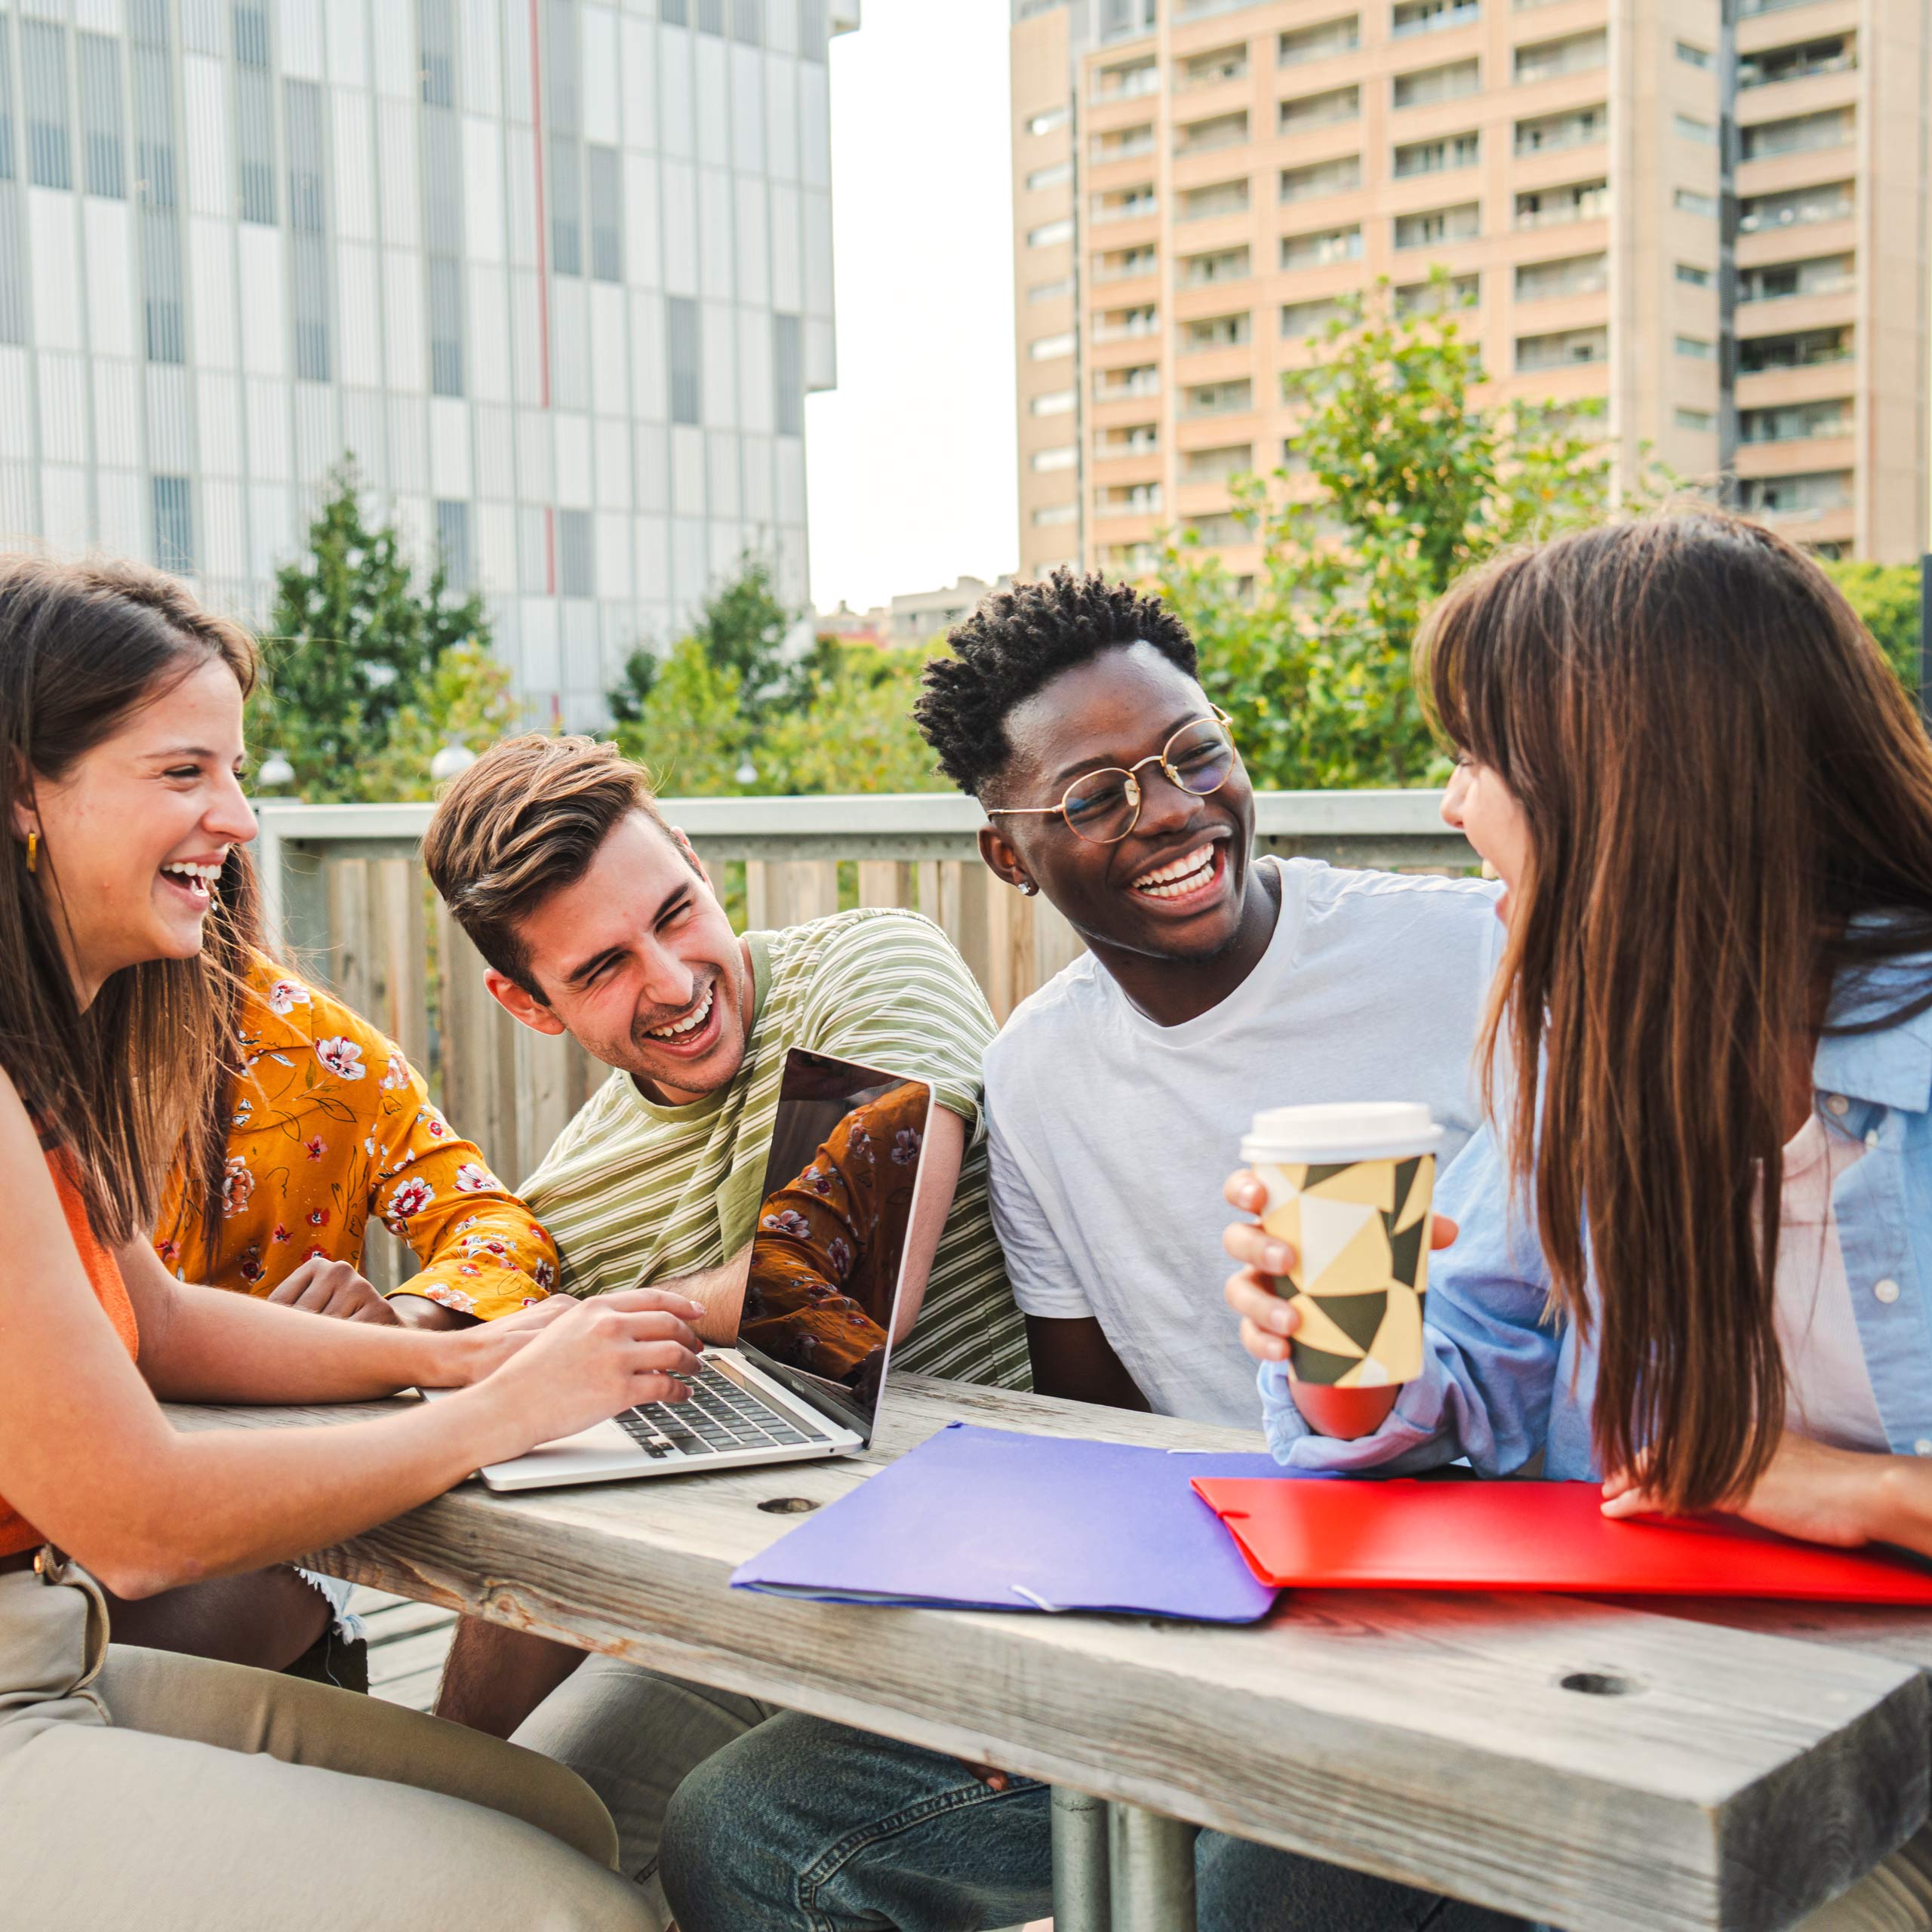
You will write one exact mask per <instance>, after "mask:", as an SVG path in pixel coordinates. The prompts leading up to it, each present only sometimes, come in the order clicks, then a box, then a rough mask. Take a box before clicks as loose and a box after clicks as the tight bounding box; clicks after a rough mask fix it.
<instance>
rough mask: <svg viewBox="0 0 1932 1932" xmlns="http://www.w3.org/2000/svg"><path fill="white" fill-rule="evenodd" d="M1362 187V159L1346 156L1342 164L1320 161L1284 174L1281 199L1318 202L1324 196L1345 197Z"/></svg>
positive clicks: (1286, 171) (1353, 155)
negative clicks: (1352, 190)
mask: <svg viewBox="0 0 1932 1932" xmlns="http://www.w3.org/2000/svg"><path fill="white" fill-rule="evenodd" d="M1360 186H1361V155H1358V154H1351V155H1343V157H1342V158H1341V159H1340V160H1339V161H1318V162H1311V163H1310V164H1309V165H1308V166H1307V167H1306V168H1283V169H1282V170H1281V199H1282V200H1283V201H1284V202H1312V201H1318V200H1319V199H1320V198H1321V196H1322V195H1345V194H1346V193H1347V192H1349V189H1352V188H1359V187H1360Z"/></svg>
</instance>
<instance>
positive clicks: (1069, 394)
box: [1026, 389, 1080, 416]
mask: <svg viewBox="0 0 1932 1932" xmlns="http://www.w3.org/2000/svg"><path fill="white" fill-rule="evenodd" d="M1079 400H1080V398H1079V397H1078V396H1077V395H1075V393H1074V392H1073V391H1072V390H1071V389H1049V390H1048V391H1047V392H1046V393H1045V394H1044V395H1036V396H1035V397H1034V398H1033V399H1032V401H1030V402H1029V403H1028V404H1027V405H1026V408H1027V412H1028V414H1029V415H1033V416H1065V415H1066V414H1069V412H1070V411H1072V409H1073V408H1074V406H1075V405H1076V404H1077V403H1078V401H1079Z"/></svg>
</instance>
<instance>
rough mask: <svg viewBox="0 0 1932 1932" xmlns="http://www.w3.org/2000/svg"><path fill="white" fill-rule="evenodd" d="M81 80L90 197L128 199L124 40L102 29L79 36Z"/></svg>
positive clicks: (83, 145) (83, 157) (85, 176)
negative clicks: (123, 90)
mask: <svg viewBox="0 0 1932 1932" xmlns="http://www.w3.org/2000/svg"><path fill="white" fill-rule="evenodd" d="M74 48H75V53H76V54H78V57H79V65H80V83H81V88H80V92H81V167H82V180H83V181H84V182H85V185H86V187H87V191H88V193H89V194H90V195H104V196H106V198H108V199H109V200H110V201H116V202H120V201H125V200H126V199H127V198H128V165H127V143H126V142H125V140H124V138H123V137H122V132H121V126H122V115H121V44H120V42H118V41H115V40H110V39H109V38H108V37H107V35H105V34H100V33H79V34H76V35H75V36H74Z"/></svg>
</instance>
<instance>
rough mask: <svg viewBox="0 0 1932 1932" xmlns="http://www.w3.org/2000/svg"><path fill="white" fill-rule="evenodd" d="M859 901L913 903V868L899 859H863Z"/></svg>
mask: <svg viewBox="0 0 1932 1932" xmlns="http://www.w3.org/2000/svg"><path fill="white" fill-rule="evenodd" d="M859 903H860V905H861V906H910V905H911V904H912V867H911V866H909V865H906V864H903V863H901V862H900V860H897V859H861V860H860V861H859Z"/></svg>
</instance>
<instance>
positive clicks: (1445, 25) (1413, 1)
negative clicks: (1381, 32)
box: [1389, 0, 1482, 40]
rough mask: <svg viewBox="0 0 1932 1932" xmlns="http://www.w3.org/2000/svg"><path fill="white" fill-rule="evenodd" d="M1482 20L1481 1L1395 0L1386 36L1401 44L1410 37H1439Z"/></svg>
mask: <svg viewBox="0 0 1932 1932" xmlns="http://www.w3.org/2000/svg"><path fill="white" fill-rule="evenodd" d="M1481 18H1482V6H1481V0H1396V5H1395V10H1394V11H1393V12H1392V14H1390V15H1389V38H1391V39H1392V40H1401V39H1404V38H1407V36H1408V35H1411V34H1412V33H1441V32H1445V31H1446V30H1447V29H1449V28H1451V27H1466V26H1470V25H1472V23H1475V21H1477V20H1481Z"/></svg>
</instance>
